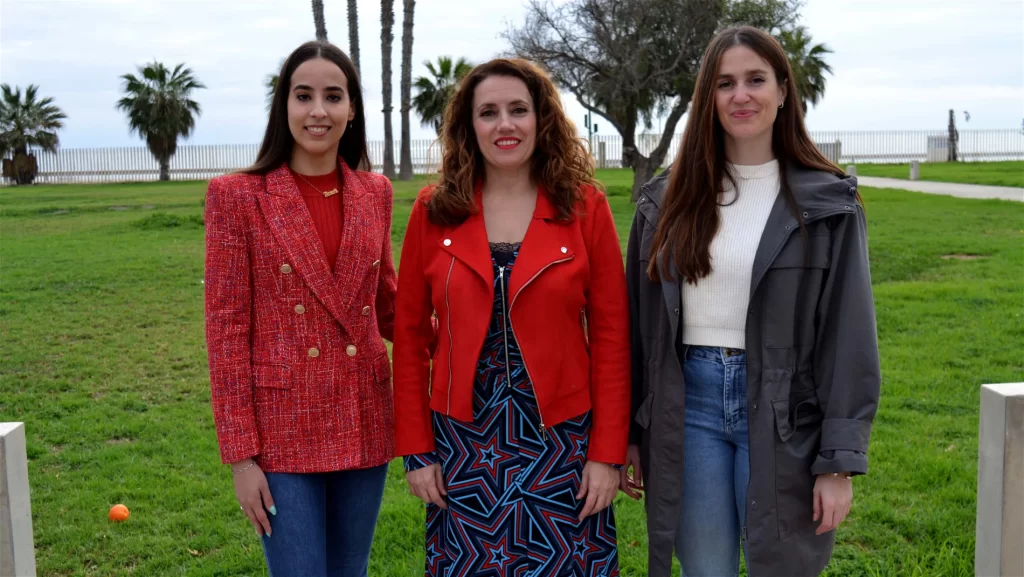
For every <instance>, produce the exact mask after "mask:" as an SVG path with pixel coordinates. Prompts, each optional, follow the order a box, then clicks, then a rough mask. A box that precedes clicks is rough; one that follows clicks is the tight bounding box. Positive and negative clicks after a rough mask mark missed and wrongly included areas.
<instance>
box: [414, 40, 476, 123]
mask: <svg viewBox="0 0 1024 577" xmlns="http://www.w3.org/2000/svg"><path fill="white" fill-rule="evenodd" d="M423 64H425V65H426V67H427V71H429V72H430V76H431V77H432V78H431V77H428V76H420V77H419V78H417V79H416V84H415V86H416V92H417V94H416V98H413V99H412V106H413V108H415V109H416V113H417V114H419V115H420V121H421V123H422V124H423V126H433V127H434V130H436V131H437V133H438V134H439V135H440V134H441V123H442V122H443V121H444V109H445V106H447V105H448V99H449V98H451V97H452V95H453V94H454V93H455V89H456V88H457V87H458V85H459V82H460V81H461V80H462V79H463V78H465V76H466V75H467V74H469V71H470V70H472V69H473V65H472V64H470V63H468V62H466V59H465V58H459V59H458V60H457V61H456V62H455V63H454V64H453V63H452V59H451V57H450V56H439V57H438V59H437V66H434V63H433V62H430V61H429V60H428V61H426V62H424V63H423Z"/></svg>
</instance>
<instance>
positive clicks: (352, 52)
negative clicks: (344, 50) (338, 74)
mask: <svg viewBox="0 0 1024 577" xmlns="http://www.w3.org/2000/svg"><path fill="white" fill-rule="evenodd" d="M348 55H349V56H350V57H351V58H352V64H355V65H356V72H361V71H362V68H360V67H359V13H358V12H357V7H356V0H348ZM360 76H362V74H360Z"/></svg>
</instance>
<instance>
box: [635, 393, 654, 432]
mask: <svg viewBox="0 0 1024 577" xmlns="http://www.w3.org/2000/svg"><path fill="white" fill-rule="evenodd" d="M653 407H654V391H651V392H650V393H647V398H646V399H644V401H643V402H642V403H640V407H639V408H638V409H637V410H636V417H635V418H634V420H635V421H636V424H638V425H640V426H641V427H643V428H644V430H647V429H649V428H651V410H652V409H653Z"/></svg>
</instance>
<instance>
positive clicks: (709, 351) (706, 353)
mask: <svg viewBox="0 0 1024 577" xmlns="http://www.w3.org/2000/svg"><path fill="white" fill-rule="evenodd" d="M690 359H702V360H705V361H714V362H717V363H721V364H723V365H739V364H744V363H746V362H747V353H746V351H744V350H743V349H730V348H726V347H704V346H697V345H685V348H684V349H683V360H690Z"/></svg>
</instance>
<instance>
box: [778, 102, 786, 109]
mask: <svg viewBox="0 0 1024 577" xmlns="http://www.w3.org/2000/svg"><path fill="white" fill-rule="evenodd" d="M785 105H786V102H785V101H783V102H782V104H780V105H779V109H780V110H781V109H782V107H783V106H785Z"/></svg>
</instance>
